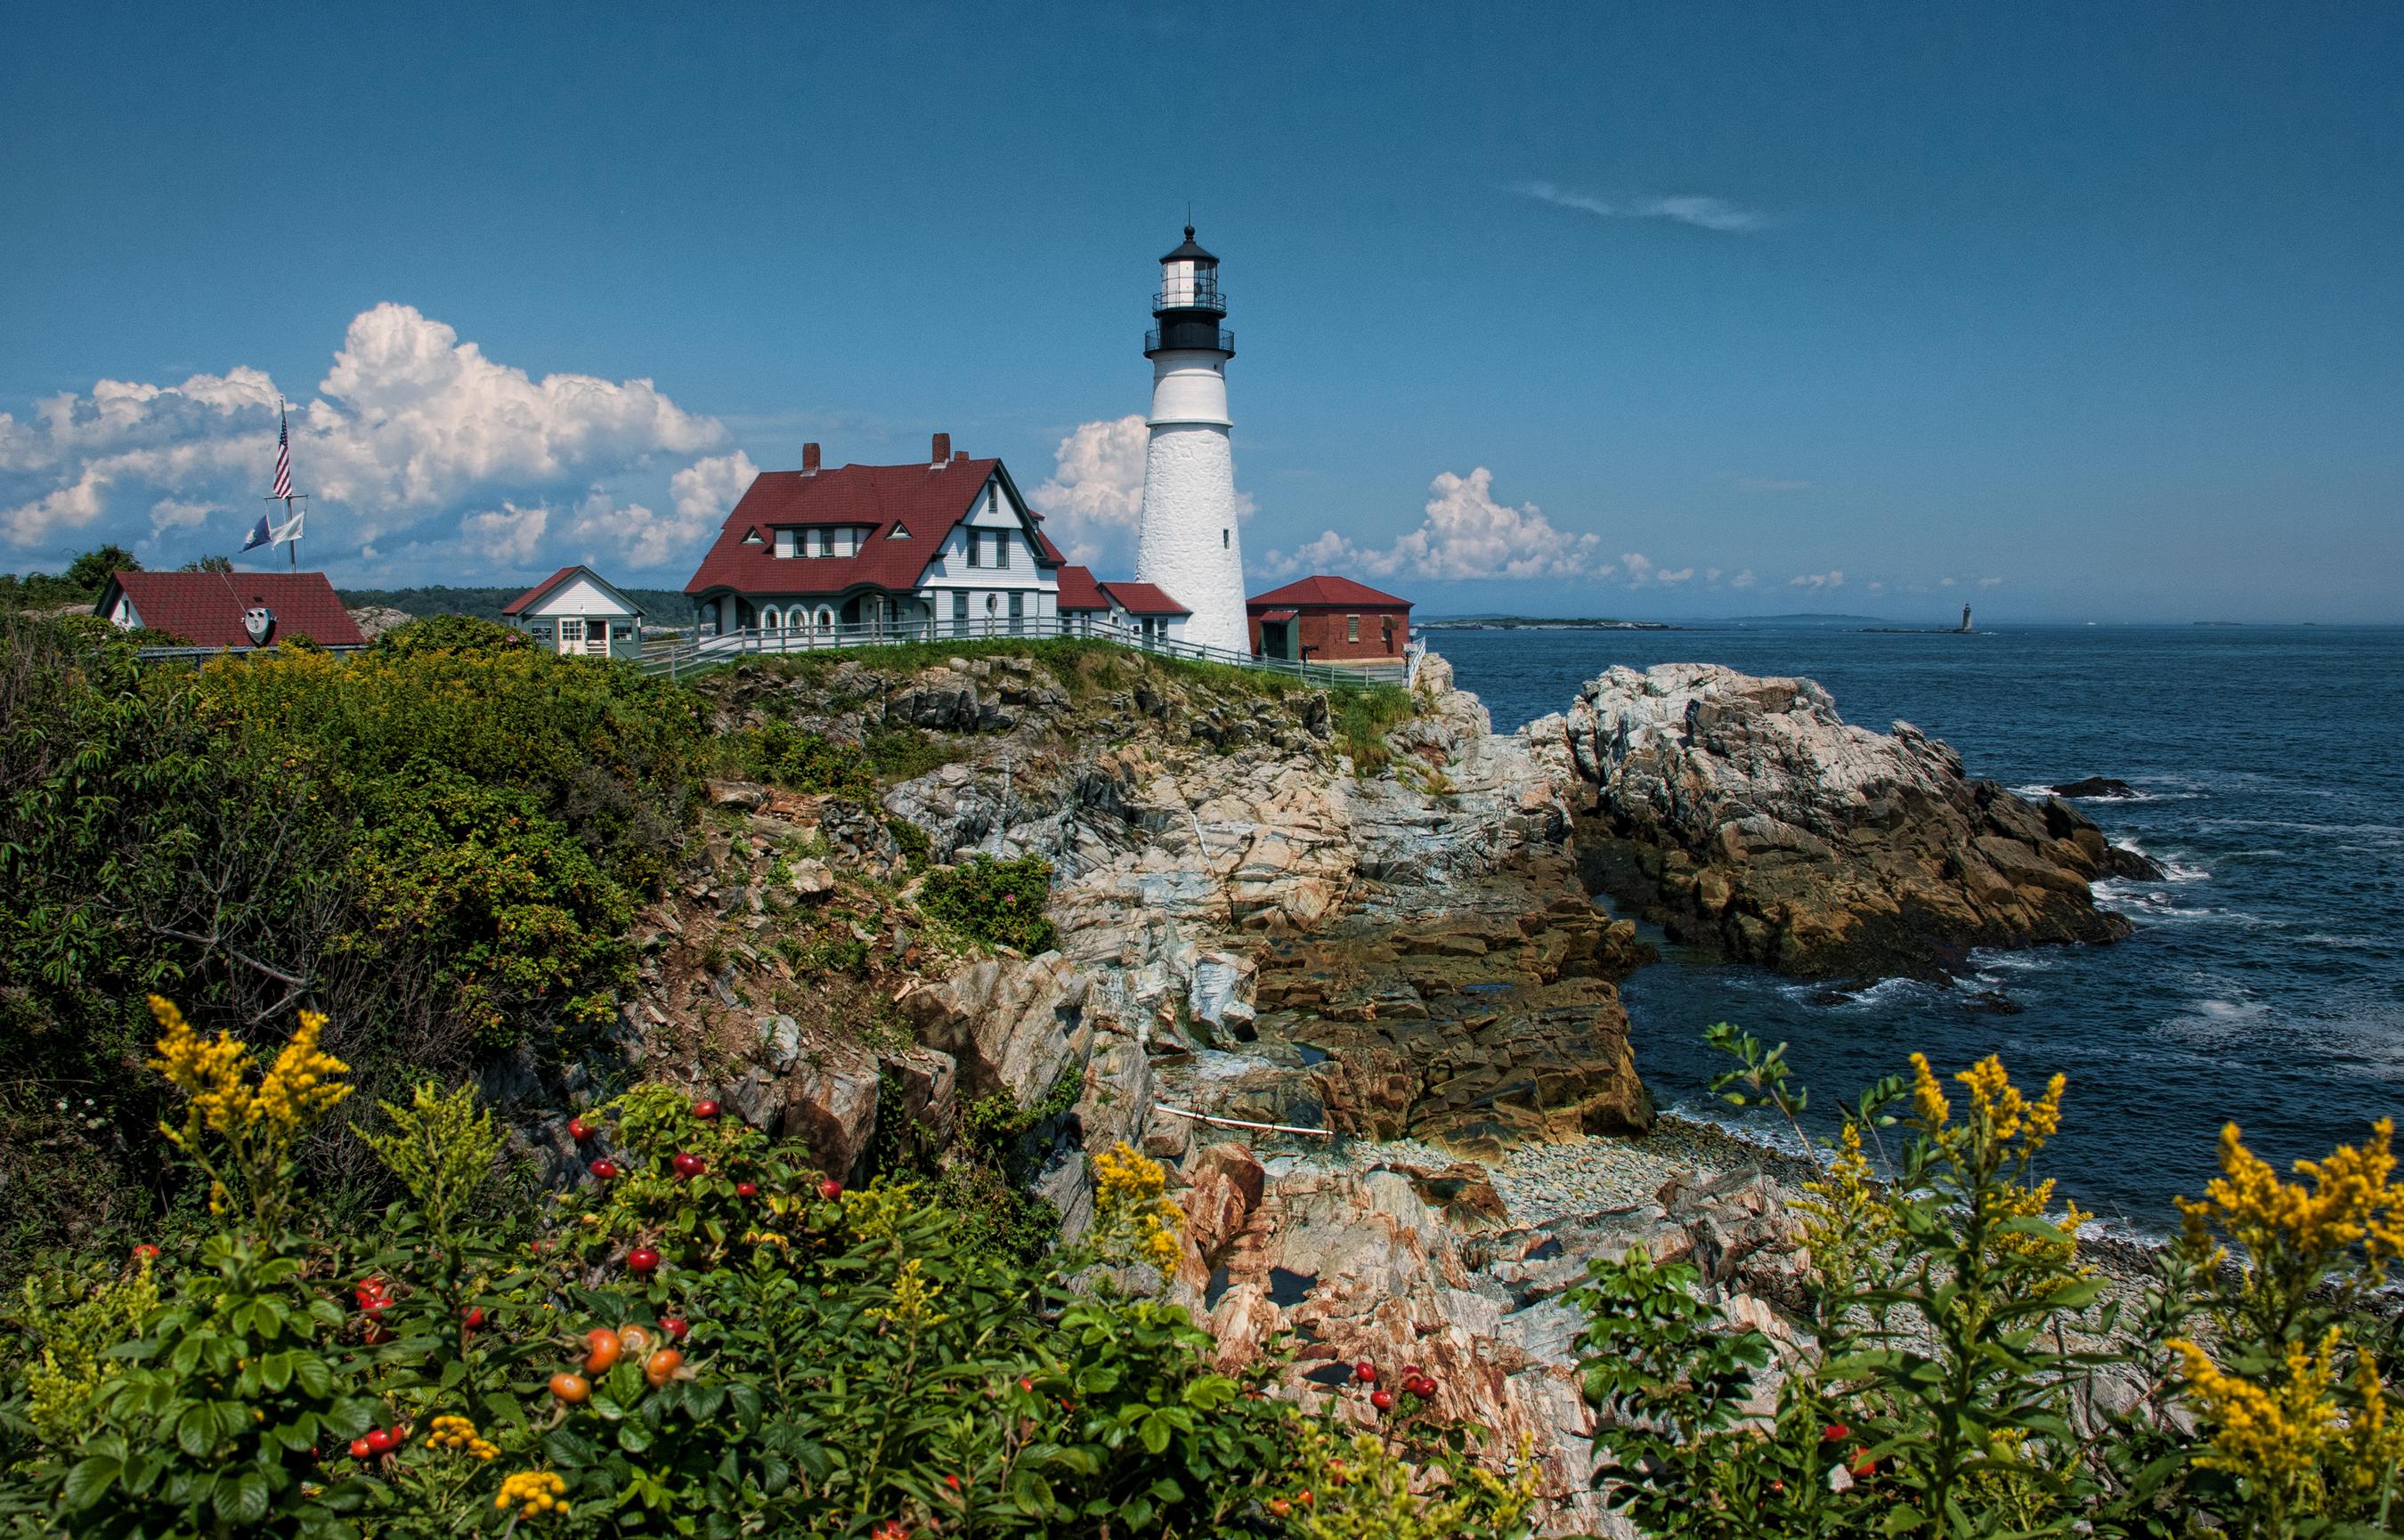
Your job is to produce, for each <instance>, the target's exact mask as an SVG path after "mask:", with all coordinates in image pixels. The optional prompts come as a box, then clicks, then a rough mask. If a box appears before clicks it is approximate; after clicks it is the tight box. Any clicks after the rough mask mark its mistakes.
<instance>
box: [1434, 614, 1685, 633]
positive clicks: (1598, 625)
mask: <svg viewBox="0 0 2404 1540" xmlns="http://www.w3.org/2000/svg"><path fill="white" fill-rule="evenodd" d="M1413 625H1414V626H1415V627H1416V628H1417V629H1418V630H1420V631H1684V629H1685V628H1684V627H1683V626H1673V625H1671V624H1670V623H1669V622H1668V621H1666V620H1595V619H1587V620H1561V619H1546V618H1540V617H1534V616H1526V615H1468V616H1461V617H1457V618H1447V619H1442V620H1419V621H1414V622H1413Z"/></svg>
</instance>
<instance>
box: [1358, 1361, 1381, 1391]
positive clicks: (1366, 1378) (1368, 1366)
mask: <svg viewBox="0 0 2404 1540" xmlns="http://www.w3.org/2000/svg"><path fill="white" fill-rule="evenodd" d="M1352 1378H1353V1379H1355V1380H1360V1381H1361V1383H1363V1384H1364V1385H1374V1384H1376V1383H1377V1365H1375V1364H1372V1363H1370V1362H1369V1361H1368V1360H1366V1359H1363V1360H1362V1361H1361V1362H1360V1363H1358V1364H1355V1365H1353V1366H1352Z"/></svg>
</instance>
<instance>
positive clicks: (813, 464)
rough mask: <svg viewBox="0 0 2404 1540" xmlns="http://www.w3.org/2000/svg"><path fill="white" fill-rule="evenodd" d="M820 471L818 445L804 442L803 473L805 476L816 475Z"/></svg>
mask: <svg viewBox="0 0 2404 1540" xmlns="http://www.w3.org/2000/svg"><path fill="white" fill-rule="evenodd" d="M802 474H803V475H804V476H816V475H817V474H818V446H817V445H816V444H804V445H803V446H802Z"/></svg>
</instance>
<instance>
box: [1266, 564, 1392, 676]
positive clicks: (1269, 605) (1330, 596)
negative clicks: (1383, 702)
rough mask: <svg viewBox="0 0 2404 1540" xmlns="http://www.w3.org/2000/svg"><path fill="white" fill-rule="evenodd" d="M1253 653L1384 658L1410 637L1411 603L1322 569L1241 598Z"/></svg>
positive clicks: (1314, 659) (1313, 658)
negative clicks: (1260, 592)
mask: <svg viewBox="0 0 2404 1540" xmlns="http://www.w3.org/2000/svg"><path fill="white" fill-rule="evenodd" d="M1244 608H1245V610H1246V611H1247V612H1248V614H1249V616H1250V617H1251V628H1252V652H1253V654H1254V655H1255V656H1256V657H1261V658H1286V659H1293V661H1295V662H1298V663H1299V662H1308V663H1384V662H1390V661H1392V660H1394V659H1399V658H1401V657H1402V656H1403V653H1404V651H1405V648H1407V647H1408V646H1409V645H1410V641H1411V602H1410V601H1409V600H1407V599H1397V598H1395V597H1394V596H1393V595H1392V594H1391V593H1380V592H1378V591H1377V590H1376V589H1373V588H1371V587H1369V586H1368V585H1367V584H1366V583H1356V582H1354V581H1352V579H1350V578H1349V577H1332V576H1327V575H1325V574H1323V573H1322V574H1320V575H1317V576H1310V577H1305V578H1302V579H1301V580H1299V581H1297V582H1293V583H1288V584H1287V585H1286V586H1285V587H1283V588H1281V589H1271V590H1269V591H1268V592H1266V593H1262V594H1255V595H1253V596H1252V597H1251V598H1250V599H1248V600H1246V601H1244Z"/></svg>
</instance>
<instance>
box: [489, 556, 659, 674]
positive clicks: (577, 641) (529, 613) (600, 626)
mask: <svg viewBox="0 0 2404 1540" xmlns="http://www.w3.org/2000/svg"><path fill="white" fill-rule="evenodd" d="M501 618H502V619H503V620H504V621H506V622H507V623H508V624H510V625H512V626H515V627H516V628H517V629H518V630H520V631H524V632H525V633H526V634H527V635H529V636H531V637H533V638H534V644H535V645H536V646H538V647H541V648H544V649H545V650H547V651H551V652H556V653H560V654H562V655H564V656H566V657H571V658H622V659H627V660H628V661H629V662H638V661H640V660H641V659H642V656H643V611H642V607H641V606H640V605H638V604H636V603H635V602H634V601H633V600H632V599H629V598H627V597H626V596H625V595H624V594H623V593H621V592H620V591H619V590H617V589H615V588H613V587H612V586H610V584H609V582H608V579H607V578H605V577H603V576H601V575H600V574H599V573H597V572H594V570H593V569H592V568H591V567H585V566H575V567H562V568H560V569H559V570H558V571H557V572H554V573H552V575H551V576H548V577H546V578H544V579H543V580H542V581H541V582H539V583H537V584H536V585H535V586H534V587H532V588H530V589H528V590H525V592H524V593H522V594H519V595H518V596H517V597H516V598H515V599H512V600H510V602H509V603H508V604H503V605H502V606H501Z"/></svg>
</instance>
